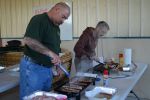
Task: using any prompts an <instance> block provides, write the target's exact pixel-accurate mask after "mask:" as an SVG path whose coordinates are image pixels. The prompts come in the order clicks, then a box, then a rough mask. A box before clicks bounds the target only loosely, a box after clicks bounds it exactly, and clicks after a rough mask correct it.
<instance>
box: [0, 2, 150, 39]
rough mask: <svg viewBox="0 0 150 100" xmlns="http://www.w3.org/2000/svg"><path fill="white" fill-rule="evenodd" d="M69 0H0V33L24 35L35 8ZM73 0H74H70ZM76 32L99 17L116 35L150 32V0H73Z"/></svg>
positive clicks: (13, 35)
mask: <svg viewBox="0 0 150 100" xmlns="http://www.w3.org/2000/svg"><path fill="white" fill-rule="evenodd" d="M59 1H67V0H0V33H1V36H2V37H3V38H10V37H23V34H24V32H25V29H26V26H27V24H28V22H29V20H30V18H31V16H32V8H33V7H34V6H41V5H47V4H54V3H56V2H59ZM69 1H70V0H69ZM72 2H73V36H74V37H79V36H80V34H81V33H82V31H83V30H84V29H85V28H86V27H87V26H93V27H94V26H95V25H96V23H97V22H98V21H99V20H105V21H107V22H108V23H109V25H110V28H111V30H110V31H109V33H108V34H107V36H109V37H113V36H127V37H128V36H150V22H149V18H150V6H149V5H150V0H72Z"/></svg>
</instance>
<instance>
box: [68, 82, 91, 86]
mask: <svg viewBox="0 0 150 100" xmlns="http://www.w3.org/2000/svg"><path fill="white" fill-rule="evenodd" d="M70 83H71V84H74V85H79V86H87V85H88V84H87V83H80V82H70Z"/></svg>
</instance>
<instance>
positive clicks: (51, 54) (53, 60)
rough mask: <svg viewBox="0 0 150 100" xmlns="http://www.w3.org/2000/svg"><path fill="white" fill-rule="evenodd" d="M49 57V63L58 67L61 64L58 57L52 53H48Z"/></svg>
mask: <svg viewBox="0 0 150 100" xmlns="http://www.w3.org/2000/svg"><path fill="white" fill-rule="evenodd" d="M49 56H50V57H51V58H52V59H51V61H52V63H53V64H54V65H58V64H60V63H61V60H60V57H59V56H58V55H57V54H55V53H54V52H52V51H51V52H49Z"/></svg>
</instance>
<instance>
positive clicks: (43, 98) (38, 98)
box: [31, 95, 56, 100]
mask: <svg viewBox="0 0 150 100" xmlns="http://www.w3.org/2000/svg"><path fill="white" fill-rule="evenodd" d="M31 100H56V99H55V98H54V97H50V96H46V95H42V96H36V97H33V98H32V99H31Z"/></svg>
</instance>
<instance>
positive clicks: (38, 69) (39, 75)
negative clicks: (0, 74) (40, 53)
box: [20, 57, 53, 100]
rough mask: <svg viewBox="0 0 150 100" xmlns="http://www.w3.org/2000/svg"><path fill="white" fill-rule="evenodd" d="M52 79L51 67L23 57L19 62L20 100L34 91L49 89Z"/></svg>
mask: <svg viewBox="0 0 150 100" xmlns="http://www.w3.org/2000/svg"><path fill="white" fill-rule="evenodd" d="M52 79H53V74H52V70H51V68H46V67H43V66H41V65H38V64H36V63H33V62H31V61H29V60H27V59H25V58H24V57H23V58H22V59H21V62H20V100H23V97H24V96H27V95H30V94H32V93H33V92H34V91H38V90H41V91H50V89H51V84H52Z"/></svg>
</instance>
